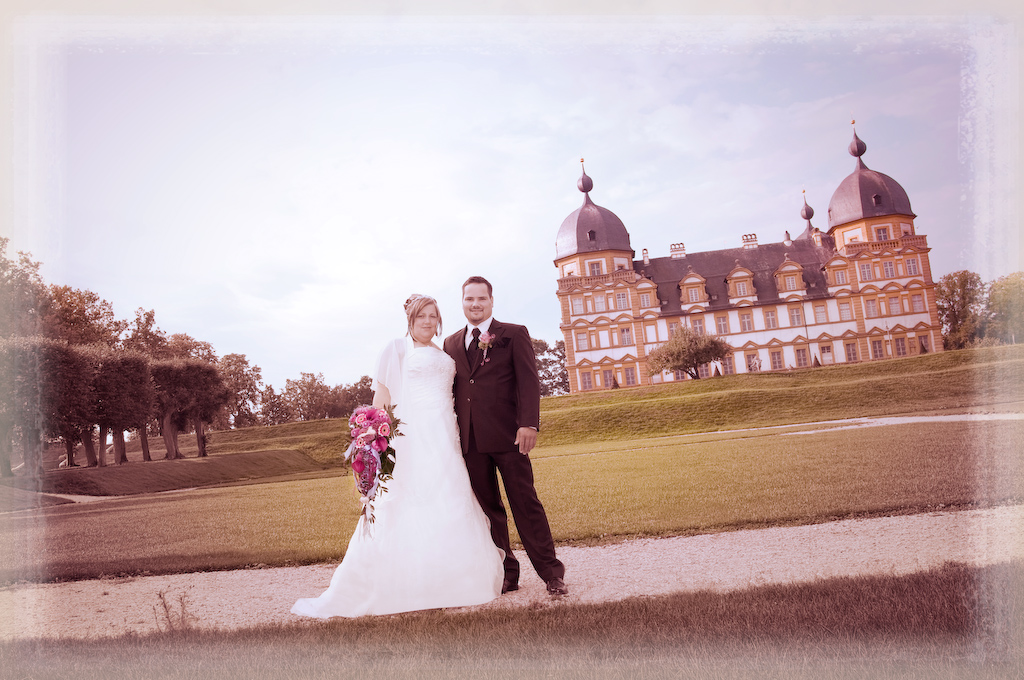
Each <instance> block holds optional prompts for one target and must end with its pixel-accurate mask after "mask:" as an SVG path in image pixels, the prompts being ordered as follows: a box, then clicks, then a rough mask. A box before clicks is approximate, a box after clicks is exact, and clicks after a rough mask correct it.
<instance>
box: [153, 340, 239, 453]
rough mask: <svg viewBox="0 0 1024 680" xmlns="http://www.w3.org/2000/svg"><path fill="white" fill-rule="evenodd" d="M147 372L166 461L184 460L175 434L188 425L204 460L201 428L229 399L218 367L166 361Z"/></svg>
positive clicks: (204, 434) (158, 363)
mask: <svg viewBox="0 0 1024 680" xmlns="http://www.w3.org/2000/svg"><path fill="white" fill-rule="evenodd" d="M150 370H151V372H152V374H153V385H154V387H155V389H156V403H157V413H158V415H159V418H160V432H161V434H162V435H163V439H164V445H165V447H166V448H167V454H166V457H167V458H168V459H171V458H184V455H182V453H181V449H180V448H179V447H178V433H179V432H181V431H182V430H183V429H185V428H186V427H188V426H189V425H191V426H192V427H194V428H195V433H196V444H197V445H198V448H199V455H200V456H205V455H206V431H205V428H204V425H205V424H206V423H209V422H210V421H211V420H212V419H213V415H214V414H215V413H216V412H217V409H220V408H222V407H223V406H224V405H225V404H227V402H228V400H229V398H230V394H229V392H228V389H227V387H226V386H225V384H224V381H223V380H222V379H221V377H220V374H219V373H218V371H217V367H216V366H214V365H213V364H210V363H207V362H205V361H200V360H198V359H168V360H164V361H155V362H153V363H152V364H151V365H150Z"/></svg>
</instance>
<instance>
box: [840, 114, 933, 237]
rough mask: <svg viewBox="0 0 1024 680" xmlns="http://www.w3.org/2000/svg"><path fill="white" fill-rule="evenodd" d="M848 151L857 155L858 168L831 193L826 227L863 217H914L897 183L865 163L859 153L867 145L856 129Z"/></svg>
mask: <svg viewBox="0 0 1024 680" xmlns="http://www.w3.org/2000/svg"><path fill="white" fill-rule="evenodd" d="M849 151H850V155H851V156H855V157H856V158H857V167H856V168H855V169H854V171H853V173H851V174H850V175H849V176H848V177H847V178H846V179H844V180H843V181H842V182H841V183H840V184H839V188H838V189H836V191H835V193H834V194H832V200H831V201H830V202H829V204H828V226H829V229H831V228H833V227H838V226H839V225H841V224H847V223H848V222H855V221H856V220H861V219H864V218H866V217H881V216H883V215H909V216H910V217H916V215H914V212H913V210H912V209H911V207H910V198H909V197H908V196H907V192H906V191H905V190H904V189H903V187H901V186H900V184H899V182H897V181H896V180H894V179H893V178H892V177H889V176H888V175H885V174H882V173H880V172H876V171H874V170H871V169H870V168H868V166H866V165H864V161H863V160H861V156H863V155H864V152H865V151H867V144H865V143H864V142H863V141H861V139H860V138H859V137H858V136H857V132H856V131H854V133H853V141H852V142H850V147H849Z"/></svg>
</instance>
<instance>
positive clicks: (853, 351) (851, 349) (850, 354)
mask: <svg viewBox="0 0 1024 680" xmlns="http://www.w3.org/2000/svg"><path fill="white" fill-rule="evenodd" d="M856 360H857V343H855V342H848V343H846V361H848V362H850V361H856Z"/></svg>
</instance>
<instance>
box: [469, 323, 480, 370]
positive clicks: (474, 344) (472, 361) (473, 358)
mask: <svg viewBox="0 0 1024 680" xmlns="http://www.w3.org/2000/svg"><path fill="white" fill-rule="evenodd" d="M466 356H467V357H468V358H469V368H470V369H471V370H472V369H474V368H476V367H477V365H479V363H480V329H479V328H474V329H473V339H472V340H470V341H469V347H467V348H466Z"/></svg>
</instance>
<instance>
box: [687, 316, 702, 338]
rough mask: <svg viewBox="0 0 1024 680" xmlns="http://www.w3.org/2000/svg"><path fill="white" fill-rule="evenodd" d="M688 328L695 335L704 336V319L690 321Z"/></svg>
mask: <svg viewBox="0 0 1024 680" xmlns="http://www.w3.org/2000/svg"><path fill="white" fill-rule="evenodd" d="M690 328H692V329H693V332H694V333H696V334H697V335H704V319H697V318H694V319H690Z"/></svg>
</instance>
